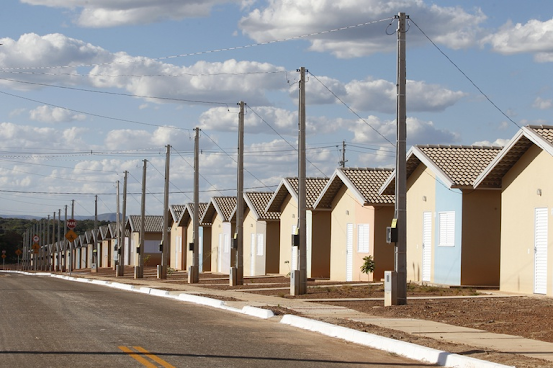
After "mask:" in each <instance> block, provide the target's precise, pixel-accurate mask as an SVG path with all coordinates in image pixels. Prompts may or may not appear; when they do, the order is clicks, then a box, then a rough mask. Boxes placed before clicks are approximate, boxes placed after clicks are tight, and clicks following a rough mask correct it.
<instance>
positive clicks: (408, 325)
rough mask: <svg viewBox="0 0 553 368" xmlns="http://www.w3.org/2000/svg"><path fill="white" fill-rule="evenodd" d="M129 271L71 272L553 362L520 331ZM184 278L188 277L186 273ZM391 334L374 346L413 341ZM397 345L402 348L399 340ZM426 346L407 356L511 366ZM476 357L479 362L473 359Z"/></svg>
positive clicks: (289, 319)
mask: <svg viewBox="0 0 553 368" xmlns="http://www.w3.org/2000/svg"><path fill="white" fill-rule="evenodd" d="M125 272H126V274H125V276H124V277H117V278H116V277H115V275H114V272H113V275H112V274H111V273H110V274H105V273H91V272H90V271H89V270H76V271H75V272H73V273H72V276H73V277H77V278H87V279H96V280H104V281H106V282H110V283H113V284H127V285H126V286H128V287H131V286H130V285H134V286H133V288H134V289H140V288H143V289H147V288H151V289H155V290H156V291H158V293H157V295H161V294H163V293H165V294H166V295H167V296H172V297H175V298H178V297H179V296H180V295H181V294H183V293H186V294H192V295H197V296H202V295H206V296H207V297H209V298H210V300H213V299H215V298H219V299H220V300H222V301H224V303H223V302H218V303H219V304H213V305H212V306H217V305H224V306H225V308H228V309H230V310H236V311H239V310H241V309H243V308H244V307H246V308H249V307H254V309H258V308H255V307H267V306H273V307H282V308H287V309H289V310H292V311H295V312H297V313H301V315H302V317H305V318H301V317H296V316H291V315H286V316H285V317H279V316H276V317H273V318H274V319H281V321H280V322H281V323H287V324H292V325H295V326H296V327H300V328H307V329H310V330H314V331H317V332H321V333H325V334H327V335H331V336H336V337H340V338H345V337H344V336H349V335H352V331H343V330H350V329H346V328H344V327H340V326H331V325H329V324H327V323H325V322H319V321H318V320H321V319H325V318H340V319H346V320H351V321H357V322H362V323H367V324H371V325H376V326H380V327H384V328H387V329H393V330H397V331H402V332H405V333H409V334H412V335H416V336H424V337H429V338H433V339H436V340H439V341H442V342H443V341H446V342H450V343H453V344H462V345H468V346H472V347H477V348H479V349H482V350H484V351H491V350H494V351H497V352H501V353H510V354H518V355H523V356H526V357H530V358H538V359H543V360H547V361H550V362H552V363H551V366H553V344H551V343H546V342H542V341H538V340H531V339H525V338H522V337H518V336H510V335H501V334H494V333H490V332H487V331H482V330H477V329H472V328H465V327H459V326H453V325H448V324H444V323H438V322H432V321H426V320H419V319H398V318H382V317H376V316H371V315H369V314H366V313H362V312H358V311H355V310H352V309H348V308H345V307H340V306H333V305H328V304H324V303H317V302H316V301H311V300H309V299H289V298H281V297H276V296H267V295H260V294H254V293H249V292H246V291H238V290H218V289H212V288H206V287H202V286H201V284H187V283H186V282H178V283H177V282H171V283H167V282H162V281H161V280H158V279H157V278H156V276H155V274H152V272H151V271H149V273H146V272H145V274H144V278H142V279H134V278H133V277H132V275H133V274H132V272H127V271H125ZM64 276H68V274H67V273H64ZM181 276H182V273H181ZM182 280H183V281H184V279H182ZM224 280H228V276H227V278H226V279H225V275H221V283H224ZM168 289H169V290H168ZM146 291H147V290H146ZM160 291H163V292H162V293H160ZM142 292H145V290H142ZM161 296H163V295H161ZM179 299H181V300H185V301H192V302H198V303H200V304H205V305H210V303H209V302H206V301H205V300H206V298H200V299H201V300H200V301H195V300H192V299H189V298H188V299H183V298H179ZM225 300H226V301H225ZM236 300H238V301H236ZM211 304H212V303H211ZM265 312H267V311H265ZM258 314H259V313H258ZM254 315H255V313H254ZM259 316H262V318H266V317H271V316H272V313H270V312H269V314H268V315H267V316H264V313H261V314H260V315H258V317H259ZM358 333H359V332H358ZM361 334H365V335H371V334H366V333H361ZM372 336H375V335H372ZM345 339H346V340H349V341H354V342H358V341H355V340H352V339H349V338H345ZM356 339H357V337H356ZM383 339H386V340H383ZM362 340H363V339H362ZM365 340H366V338H365ZM387 340H391V339H388V338H385V337H381V339H380V340H378V343H377V344H376V345H378V346H375V344H374V343H371V344H370V345H369V346H372V347H376V348H380V349H383V350H388V351H392V350H389V349H388V346H389V345H397V344H409V343H406V342H403V341H397V340H391V341H387ZM360 343H363V342H360ZM382 343H383V344H384V345H383V348H382V347H379V346H380V345H379V344H382ZM410 345H414V344H409V346H401V347H400V348H399V349H400V351H401V352H403V351H405V350H406V348H408V349H412V348H413V347H412V346H410ZM421 348H422V347H421ZM394 349H397V346H396V347H395V348H394ZM424 349H430V348H424ZM424 349H422V350H421V349H418V350H420V351H418V352H417V353H415V355H414V356H408V357H410V358H413V359H418V360H422V361H428V362H433V363H437V364H438V365H443V366H459V367H461V366H464V367H473V366H474V367H484V366H486V367H488V366H489V367H506V366H505V365H500V364H497V363H491V364H487V363H489V362H486V364H484V361H479V360H477V359H474V358H469V357H463V356H458V355H457V357H461V358H464V359H465V360H468V363H467V364H465V363H464V362H463V363H456V357H453V358H455V359H453V358H452V357H451V356H444V354H443V353H444V352H441V353H442V354H441V356H440V354H438V355H437V356H436V357H433V355H435V352H427V351H425V350H424ZM430 350H434V349H430ZM392 352H395V350H393V351H392ZM399 354H401V353H399ZM447 354H448V353H447ZM401 355H404V356H406V355H405V354H401ZM452 355H456V354H452ZM417 357H418V358H417ZM433 359H434V360H433ZM471 360H472V361H476V362H471ZM478 362H479V363H478ZM471 364H474V365H471Z"/></svg>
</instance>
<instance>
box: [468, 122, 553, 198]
mask: <svg viewBox="0 0 553 368" xmlns="http://www.w3.org/2000/svg"><path fill="white" fill-rule="evenodd" d="M533 144H535V145H536V146H538V147H540V148H541V149H542V150H544V151H546V152H548V153H549V154H550V155H552V156H553V126H547V125H528V126H525V127H522V128H521V129H520V130H519V131H518V132H517V133H516V134H515V136H514V137H513V138H512V139H511V140H510V141H509V144H507V145H506V146H505V147H504V148H503V150H502V151H501V152H500V153H499V154H498V155H497V156H496V157H495V159H494V160H492V162H490V164H489V165H488V167H486V168H485V169H484V171H483V172H482V173H481V174H480V175H479V176H478V178H476V180H475V183H474V185H475V187H479V188H501V181H502V179H503V176H504V175H505V174H506V173H507V172H508V171H509V170H510V169H511V168H512V167H513V165H514V164H515V163H517V161H518V160H520V158H521V157H522V155H523V154H524V153H526V151H528V149H529V148H530V147H531V146H532V145H533Z"/></svg>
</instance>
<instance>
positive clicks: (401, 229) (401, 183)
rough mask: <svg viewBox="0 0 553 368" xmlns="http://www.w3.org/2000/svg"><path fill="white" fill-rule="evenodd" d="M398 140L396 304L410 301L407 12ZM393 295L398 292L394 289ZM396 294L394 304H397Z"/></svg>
mask: <svg viewBox="0 0 553 368" xmlns="http://www.w3.org/2000/svg"><path fill="white" fill-rule="evenodd" d="M397 19H398V28H397V59H398V64H397V116H396V122H397V142H396V188H395V202H396V204H395V218H396V219H397V222H396V224H397V243H396V247H395V267H394V268H395V272H396V273H397V279H396V285H395V286H394V284H393V283H392V288H394V287H395V288H396V291H397V292H396V293H395V295H396V296H397V300H395V304H397V305H405V304H407V254H406V251H407V172H406V162H405V161H406V140H407V127H406V122H407V109H406V68H405V34H406V32H407V31H406V27H405V22H406V19H407V17H406V16H405V13H399V15H398V16H397ZM392 295H394V293H393V292H392ZM393 299H394V298H392V305H394V300H393Z"/></svg>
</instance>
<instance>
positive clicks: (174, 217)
mask: <svg viewBox="0 0 553 368" xmlns="http://www.w3.org/2000/svg"><path fill="white" fill-rule="evenodd" d="M185 207H186V205H184V204H172V205H170V206H169V214H170V215H171V218H170V219H169V224H172V223H173V222H178V221H179V220H180V218H181V216H182V213H183V212H184V209H185Z"/></svg>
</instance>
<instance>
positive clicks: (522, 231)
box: [500, 145, 553, 296]
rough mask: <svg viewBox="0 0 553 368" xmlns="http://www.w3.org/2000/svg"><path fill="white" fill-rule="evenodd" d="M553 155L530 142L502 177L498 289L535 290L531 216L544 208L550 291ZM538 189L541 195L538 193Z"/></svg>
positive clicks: (551, 290) (552, 272)
mask: <svg viewBox="0 0 553 368" xmlns="http://www.w3.org/2000/svg"><path fill="white" fill-rule="evenodd" d="M551 167H553V157H551V155H550V154H549V153H547V152H545V151H542V150H541V149H540V148H539V147H537V146H535V145H533V146H532V147H530V149H529V150H528V151H527V152H526V153H525V154H524V155H523V156H522V157H521V158H520V159H519V161H518V162H517V163H516V164H515V165H514V166H513V167H512V168H511V169H510V170H509V171H508V172H507V174H506V175H505V176H504V177H503V190H502V194H501V201H502V206H501V220H502V224H501V276H500V289H501V290H502V291H507V292H516V293H524V294H533V293H534V216H535V210H536V208H545V209H547V229H548V232H547V290H546V294H547V295H550V296H551V295H553V285H552V284H553V282H552V281H553V280H552V278H553V261H552V259H553V249H552V247H553V246H552V243H553V242H552V241H553V222H552V216H553V212H552V211H553V208H552V207H553V176H552V175H551V170H550V168H551ZM538 189H539V190H541V195H539V194H538V193H539V192H538Z"/></svg>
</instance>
